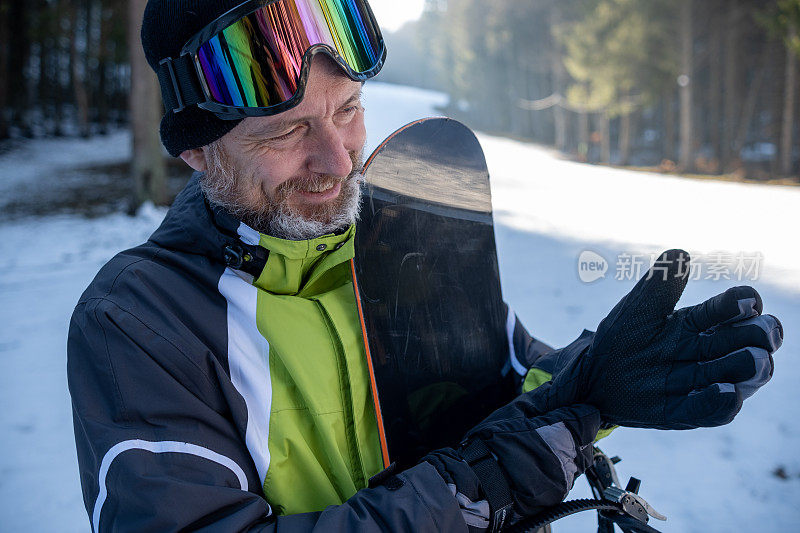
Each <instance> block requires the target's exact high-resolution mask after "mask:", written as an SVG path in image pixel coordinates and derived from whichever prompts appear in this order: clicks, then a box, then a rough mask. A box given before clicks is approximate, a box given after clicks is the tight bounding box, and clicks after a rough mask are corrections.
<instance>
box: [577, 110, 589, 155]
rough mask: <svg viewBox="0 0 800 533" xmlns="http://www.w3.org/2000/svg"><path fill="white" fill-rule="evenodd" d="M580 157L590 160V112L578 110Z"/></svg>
mask: <svg viewBox="0 0 800 533" xmlns="http://www.w3.org/2000/svg"><path fill="white" fill-rule="evenodd" d="M578 159H580V160H581V161H584V162H585V161H588V160H589V112H588V111H586V110H581V111H579V112H578Z"/></svg>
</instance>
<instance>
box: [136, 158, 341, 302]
mask: <svg viewBox="0 0 800 533" xmlns="http://www.w3.org/2000/svg"><path fill="white" fill-rule="evenodd" d="M201 176H202V173H200V172H195V173H194V174H193V175H192V178H191V179H190V180H189V183H188V184H187V185H186V187H185V188H184V189H183V191H181V192H180V194H178V196H177V197H176V198H175V201H174V202H173V204H172V207H171V208H170V209H169V211H168V212H167V215H166V217H165V218H164V221H163V222H162V223H161V226H159V228H158V229H157V230H156V231H155V233H153V235H152V236H151V237H150V241H152V242H154V243H156V244H157V245H159V246H161V247H163V248H168V249H172V250H177V251H181V252H186V253H191V254H197V255H203V256H207V257H209V258H210V259H211V260H212V261H213V262H215V263H223V264H225V265H227V266H230V267H231V268H236V269H241V270H242V271H245V272H248V273H249V274H250V275H252V276H253V278H254V284H255V285H256V286H258V287H259V288H262V289H264V290H267V291H269V292H273V293H276V294H298V293H304V292H307V291H309V290H311V289H312V288H313V287H314V286H315V285H318V284H319V281H320V279H321V278H322V277H323V275H324V274H325V273H326V272H327V271H328V270H330V269H332V268H333V267H335V266H336V265H339V264H341V263H344V262H347V261H349V260H350V259H352V258H353V257H354V255H355V248H354V244H353V242H354V236H355V227H354V226H351V227H350V228H348V230H347V231H345V232H344V233H343V234H341V235H324V236H322V237H318V238H316V239H310V240H305V241H288V240H284V239H278V238H275V237H270V236H268V235H263V234H260V233H258V232H256V231H255V230H253V229H252V228H249V227H248V226H246V225H245V224H243V223H241V222H239V221H238V220H236V219H235V218H234V217H233V216H231V215H230V214H229V213H228V212H226V211H224V210H223V209H219V208H215V207H214V208H212V207H211V206H210V205H209V204H208V202H207V201H206V199H205V196H204V195H203V193H202V190H201V189H200V177H201ZM232 250H233V251H234V252H239V253H240V255H244V256H248V255H253V256H258V257H254V263H256V266H252V265H251V267H250V268H247V267H246V266H241V265H240V264H234V263H232V261H234V262H235V258H232V257H231V251H232ZM248 251H252V252H253V253H252V254H248ZM234 255H235V254H234ZM265 264H266V267H265V266H264V265H265Z"/></svg>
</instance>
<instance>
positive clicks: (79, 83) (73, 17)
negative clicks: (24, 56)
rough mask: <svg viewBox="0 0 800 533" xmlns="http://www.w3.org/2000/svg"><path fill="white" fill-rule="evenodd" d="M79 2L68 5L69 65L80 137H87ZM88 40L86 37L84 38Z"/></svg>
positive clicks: (87, 107) (84, 65)
mask: <svg viewBox="0 0 800 533" xmlns="http://www.w3.org/2000/svg"><path fill="white" fill-rule="evenodd" d="M79 4H80V2H79V0H72V3H71V5H70V15H69V19H70V30H71V32H72V38H71V41H70V46H69V63H70V69H71V72H72V91H73V93H74V95H75V107H76V109H77V111H78V128H79V130H80V135H81V137H84V138H85V137H88V136H89V93H88V92H87V91H86V81H85V76H86V72H87V69H88V65H87V64H86V62H85V61H83V59H84V54H79V51H78V39H79V38H80V30H79V28H78V25H79V24H78V22H79V17H78V15H79V13H78V11H79V9H80V5H79ZM84 37H85V39H88V35H85V36H84Z"/></svg>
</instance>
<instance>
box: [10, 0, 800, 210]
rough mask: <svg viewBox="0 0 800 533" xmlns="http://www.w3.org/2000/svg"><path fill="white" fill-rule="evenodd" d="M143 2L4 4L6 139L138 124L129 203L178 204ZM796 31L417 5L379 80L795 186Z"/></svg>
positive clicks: (594, 149)
mask: <svg viewBox="0 0 800 533" xmlns="http://www.w3.org/2000/svg"><path fill="white" fill-rule="evenodd" d="M145 4H146V1H145V0H131V1H129V2H116V1H111V0H25V1H23V0H2V2H0V150H1V149H2V147H3V146H4V145H5V146H9V145H13V143H14V141H15V140H19V139H24V138H31V137H43V136H54V137H58V136H83V137H89V136H91V135H96V134H105V133H107V132H109V131H111V130H113V129H116V128H120V127H123V128H127V127H130V128H131V129H132V130H133V136H132V138H133V143H134V150H133V159H132V161H131V163H130V166H129V168H127V169H126V171H125V172H123V173H122V176H124V179H126V180H127V181H126V183H129V184H130V193H131V194H130V196H131V206H132V207H136V206H138V205H139V204H140V203H142V202H143V201H145V200H152V201H154V202H155V203H157V204H168V203H169V202H170V200H171V196H172V195H171V190H170V187H168V185H167V178H166V176H167V166H168V159H165V157H164V156H165V154H164V153H163V151H162V149H161V147H160V144H159V140H158V136H157V135H158V127H157V123H158V121H159V120H160V117H161V114H162V113H163V109H162V107H161V101H160V94H159V90H158V85H157V82H156V80H155V76H154V75H153V73H152V72H151V71H150V70H149V68H148V67H147V65H146V63H145V61H144V57H143V54H142V52H141V46H140V44H139V27H140V21H141V13H142V12H143V10H144V5H145ZM798 27H800V0H767V1H764V0H525V1H522V0H514V1H509V0H426V5H425V10H424V12H423V15H422V17H421V18H420V19H419V20H416V21H413V22H410V23H407V24H405V25H404V26H402V27H401V28H400V29H399V30H398V31H396V32H392V33H387V34H386V36H385V37H386V41H387V44H388V50H389V55H388V60H387V64H386V66H385V68H384V71H383V72H382V73H381V75H380V77H379V79H381V80H383V81H386V82H391V83H399V84H403V85H413V86H418V87H422V88H427V89H435V90H439V91H442V92H445V93H446V94H447V95H448V96H449V103H448V104H447V105H446V106H445V107H443V108H442V113H443V114H446V115H449V116H452V117H454V118H458V119H460V120H462V121H464V122H466V123H467V124H468V125H469V126H471V127H473V128H475V129H479V130H482V131H486V132H491V133H494V134H500V135H506V136H510V137H514V138H518V139H522V140H528V141H533V142H536V143H540V144H546V145H552V146H553V147H555V148H556V149H558V150H560V151H562V152H563V153H564V154H566V155H568V156H570V157H573V158H575V159H577V160H580V161H586V162H590V163H601V164H612V165H619V166H635V167H637V168H647V169H653V170H656V171H660V172H667V173H672V172H680V173H681V174H683V175H687V174H688V175H692V174H695V175H701V176H720V177H723V178H725V179H737V180H757V181H761V182H777V183H783V184H797V183H800V177H798V174H800V146H799V145H800V143H798V137H800V131H798V130H800V126H798V124H800V109H799V108H800V88H799V86H800V80H799V79H798V66H800V65H799V64H798V55H800V36H798ZM129 176H130V177H131V178H132V179H128V177H129Z"/></svg>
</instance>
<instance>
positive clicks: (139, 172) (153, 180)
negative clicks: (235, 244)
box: [127, 0, 168, 207]
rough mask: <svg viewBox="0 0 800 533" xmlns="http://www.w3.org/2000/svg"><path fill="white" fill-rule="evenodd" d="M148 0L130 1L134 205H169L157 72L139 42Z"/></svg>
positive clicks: (129, 33) (130, 102)
mask: <svg viewBox="0 0 800 533" xmlns="http://www.w3.org/2000/svg"><path fill="white" fill-rule="evenodd" d="M146 4H147V0H130V2H129V3H128V21H127V24H128V50H129V52H130V61H131V93H130V100H129V106H130V117H131V130H132V131H133V161H132V162H131V172H132V174H133V176H132V177H133V182H134V195H135V196H134V206H136V207H138V206H139V205H141V204H142V203H143V202H145V201H147V200H150V201H152V202H154V203H156V204H159V205H165V204H166V203H167V201H168V198H167V172H166V165H165V164H164V158H163V156H162V154H161V142H160V140H159V136H158V125H159V121H160V119H161V93H160V92H159V90H160V89H159V86H158V81H157V79H156V75H155V73H154V72H153V71H152V70H150V66H149V65H148V64H147V61H146V60H145V57H144V51H143V50H142V45H141V43H140V41H139V32H140V28H141V23H142V16H143V14H144V8H145V5H146Z"/></svg>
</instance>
